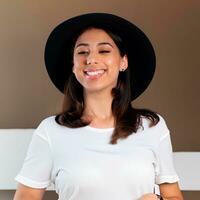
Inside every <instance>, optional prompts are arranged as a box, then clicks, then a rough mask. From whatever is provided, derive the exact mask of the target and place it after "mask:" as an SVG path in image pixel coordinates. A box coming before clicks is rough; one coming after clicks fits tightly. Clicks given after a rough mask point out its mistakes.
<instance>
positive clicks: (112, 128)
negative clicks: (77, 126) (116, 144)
mask: <svg viewBox="0 0 200 200" xmlns="http://www.w3.org/2000/svg"><path fill="white" fill-rule="evenodd" d="M85 128H87V129H89V130H91V131H95V132H110V131H113V130H114V127H110V128H97V127H92V126H90V125H87V126H85Z"/></svg>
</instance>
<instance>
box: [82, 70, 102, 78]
mask: <svg viewBox="0 0 200 200" xmlns="http://www.w3.org/2000/svg"><path fill="white" fill-rule="evenodd" d="M105 71H106V70H104V69H98V70H88V71H84V73H85V74H86V78H88V79H97V78H100V77H101V76H102V75H103V74H104V73H105Z"/></svg>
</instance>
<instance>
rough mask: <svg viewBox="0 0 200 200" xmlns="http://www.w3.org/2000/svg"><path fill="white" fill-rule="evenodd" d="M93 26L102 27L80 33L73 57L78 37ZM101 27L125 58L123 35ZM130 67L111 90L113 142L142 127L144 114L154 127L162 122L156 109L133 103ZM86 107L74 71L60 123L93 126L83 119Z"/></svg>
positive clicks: (111, 139)
mask: <svg viewBox="0 0 200 200" xmlns="http://www.w3.org/2000/svg"><path fill="white" fill-rule="evenodd" d="M90 28H99V27H96V26H95V27H94V26H92V27H87V28H85V29H84V30H81V31H80V32H79V33H78V34H77V36H76V37H75V38H74V41H73V45H72V51H71V57H72V54H73V51H74V49H73V48H74V45H75V42H76V39H77V38H78V36H79V35H81V34H82V33H83V32H84V31H86V30H88V29H90ZM100 28H101V29H103V30H104V31H105V32H106V33H107V34H108V35H109V36H110V37H111V38H112V39H113V41H114V42H115V44H116V45H117V47H118V48H119V51H120V55H121V56H122V57H123V56H124V55H125V54H126V48H125V45H124V43H123V41H122V39H121V37H120V36H119V35H117V34H116V33H114V32H112V31H111V30H109V29H107V28H105V27H104V28H102V27H100ZM71 59H72V58H71ZM129 67H130V66H129ZM129 67H128V68H127V69H126V70H125V71H124V72H120V73H119V76H118V81H117V85H116V87H115V88H113V89H112V91H111V94H112V96H113V101H112V106H111V109H112V114H113V116H114V119H115V120H114V123H115V128H114V131H113V134H112V136H111V138H110V142H109V143H110V144H117V140H118V139H125V138H127V137H128V136H129V135H131V134H133V133H136V132H137V130H138V128H139V126H140V125H141V126H142V123H141V122H142V121H141V120H142V119H141V116H144V117H146V118H148V119H149V120H150V126H155V125H156V124H157V123H158V122H159V116H158V115H157V114H156V113H155V112H153V111H152V110H150V109H141V108H134V107H133V106H132V104H131V92H132V91H131V83H130V70H129ZM84 107H85V102H84V96H83V87H82V85H81V84H80V83H79V82H78V81H77V79H76V77H75V76H74V74H73V73H71V74H70V75H69V77H68V79H67V80H66V84H65V89H64V99H63V106H62V111H61V112H60V113H58V114H57V115H56V122H57V123H58V124H60V125H63V126H66V127H70V128H78V127H84V126H87V125H89V124H90V122H91V121H90V120H86V119H83V117H82V115H83V111H84Z"/></svg>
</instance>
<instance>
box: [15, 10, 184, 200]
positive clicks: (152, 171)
mask: <svg viewBox="0 0 200 200" xmlns="http://www.w3.org/2000/svg"><path fill="white" fill-rule="evenodd" d="M45 64H46V67H47V71H48V73H49V76H50V78H51V80H52V81H53V83H54V84H55V86H56V87H57V88H58V89H59V90H60V91H61V92H63V93H64V101H63V108H62V111H61V112H60V113H58V114H57V115H54V116H50V117H48V118H46V119H44V120H43V121H42V122H41V123H40V125H39V126H38V128H37V129H36V131H35V133H34V135H33V138H32V141H31V143H30V146H29V150H28V153H27V157H26V159H25V161H24V165H23V167H22V169H21V171H20V173H19V174H18V176H17V177H16V180H17V181H18V182H19V183H21V184H19V189H18V190H17V192H16V195H15V200H22V199H33V200H34V199H37V200H38V199H42V196H43V194H44V190H45V188H46V187H48V185H49V184H50V183H54V184H55V188H56V192H57V193H58V195H59V200H69V199H70V200H88V199H92V200H102V199H103V200H111V199H114V200H122V199H125V200H156V199H158V198H159V199H164V200H182V195H181V192H180V189H179V185H178V181H179V178H178V176H177V174H176V171H175V169H174V165H173V159H172V146H171V139H170V133H169V129H168V127H167V125H166V122H165V120H164V118H163V117H162V116H161V115H160V114H158V113H156V112H153V111H151V110H149V109H136V108H134V107H132V105H131V101H132V100H134V99H136V98H137V97H138V96H140V95H141V94H142V93H143V92H144V91H145V90H146V89H147V87H148V85H149V84H150V82H151V80H152V78H153V75H154V72H155V52H154V49H153V47H152V45H151V43H150V41H149V39H148V38H147V37H146V35H145V34H144V33H143V32H142V31H141V30H140V29H139V28H137V27H136V26H135V25H134V24H132V23H131V22H129V21H127V20H125V19H123V18H121V17H118V16H116V15H112V14H107V13H89V14H84V15H81V16H77V17H74V18H71V19H68V20H66V21H65V22H63V23H61V24H60V25H59V26H57V27H56V28H55V29H54V30H53V32H52V33H51V34H50V36H49V38H48V41H47V44H46V48H45ZM155 184H158V185H159V187H160V193H161V196H162V197H160V196H158V195H156V194H154V187H155Z"/></svg>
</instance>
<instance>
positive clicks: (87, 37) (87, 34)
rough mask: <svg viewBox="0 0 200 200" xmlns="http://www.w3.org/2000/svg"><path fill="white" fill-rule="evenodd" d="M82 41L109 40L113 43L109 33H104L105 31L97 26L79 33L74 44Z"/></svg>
mask: <svg viewBox="0 0 200 200" xmlns="http://www.w3.org/2000/svg"><path fill="white" fill-rule="evenodd" d="M82 42H85V43H91V42H110V43H112V44H114V41H113V40H112V38H111V37H110V36H109V34H108V33H106V31H104V30H103V29H98V28H90V29H87V30H85V31H84V32H83V33H81V34H80V35H79V36H78V38H77V40H76V45H78V44H79V43H82Z"/></svg>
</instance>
